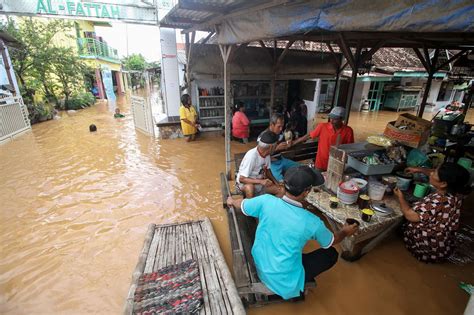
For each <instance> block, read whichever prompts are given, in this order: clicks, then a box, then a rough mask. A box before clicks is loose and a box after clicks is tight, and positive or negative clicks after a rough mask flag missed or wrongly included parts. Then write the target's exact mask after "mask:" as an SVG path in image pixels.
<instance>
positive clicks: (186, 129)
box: [179, 105, 197, 136]
mask: <svg viewBox="0 0 474 315" xmlns="http://www.w3.org/2000/svg"><path fill="white" fill-rule="evenodd" d="M179 118H180V119H181V129H183V135H185V136H188V135H193V134H195V133H196V132H197V129H196V127H194V126H191V125H190V124H188V123H185V122H184V121H183V119H187V120H189V121H190V122H196V119H197V113H196V109H194V106H192V105H191V106H190V107H189V108H186V107H184V106H183V105H181V106H180V107H179Z"/></svg>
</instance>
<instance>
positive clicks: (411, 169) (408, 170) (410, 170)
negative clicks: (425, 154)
mask: <svg viewBox="0 0 474 315" xmlns="http://www.w3.org/2000/svg"><path fill="white" fill-rule="evenodd" d="M419 172H420V170H419V169H418V167H407V168H406V169H405V173H407V174H413V173H419Z"/></svg>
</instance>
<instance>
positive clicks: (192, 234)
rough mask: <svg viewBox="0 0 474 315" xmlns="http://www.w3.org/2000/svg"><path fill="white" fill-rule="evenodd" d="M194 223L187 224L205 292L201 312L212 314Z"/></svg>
mask: <svg viewBox="0 0 474 315" xmlns="http://www.w3.org/2000/svg"><path fill="white" fill-rule="evenodd" d="M193 225H194V224H192V223H191V224H189V225H187V230H188V233H187V235H188V237H189V244H190V245H191V250H192V251H193V258H194V259H195V260H196V261H197V262H198V265H199V274H200V279H201V288H202V293H203V301H204V305H203V308H202V310H201V314H212V313H211V308H210V301H209V294H208V291H207V283H206V276H205V273H204V268H203V265H202V259H201V258H202V253H200V249H199V248H198V246H197V237H198V236H197V235H196V232H195V231H194V228H193Z"/></svg>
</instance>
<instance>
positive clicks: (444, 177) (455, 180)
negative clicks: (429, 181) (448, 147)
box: [438, 162, 470, 194]
mask: <svg viewBox="0 0 474 315" xmlns="http://www.w3.org/2000/svg"><path fill="white" fill-rule="evenodd" d="M438 177H439V180H440V181H442V182H446V184H447V190H448V192H450V193H452V194H468V193H469V191H470V188H469V187H468V183H469V178H470V174H469V172H468V171H467V170H466V169H465V168H464V167H462V166H461V165H458V164H455V163H448V162H446V163H443V164H442V165H441V166H440V167H439V168H438Z"/></svg>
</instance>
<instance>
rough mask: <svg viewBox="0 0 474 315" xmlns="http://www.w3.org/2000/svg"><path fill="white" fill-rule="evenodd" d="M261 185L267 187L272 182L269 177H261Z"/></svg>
mask: <svg viewBox="0 0 474 315" xmlns="http://www.w3.org/2000/svg"><path fill="white" fill-rule="evenodd" d="M260 183H261V185H262V186H265V187H269V186H271V185H273V182H272V181H271V180H269V179H262V181H261V182H260Z"/></svg>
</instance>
